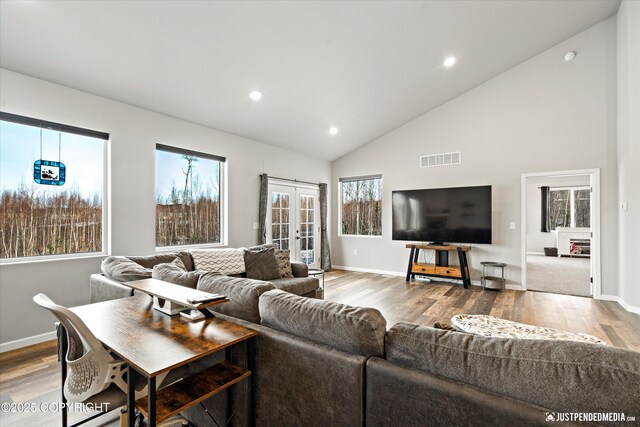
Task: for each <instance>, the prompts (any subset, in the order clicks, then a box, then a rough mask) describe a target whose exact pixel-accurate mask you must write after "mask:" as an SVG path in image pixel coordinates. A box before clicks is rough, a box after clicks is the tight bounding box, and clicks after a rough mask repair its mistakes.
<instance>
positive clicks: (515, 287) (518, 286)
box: [505, 285, 522, 291]
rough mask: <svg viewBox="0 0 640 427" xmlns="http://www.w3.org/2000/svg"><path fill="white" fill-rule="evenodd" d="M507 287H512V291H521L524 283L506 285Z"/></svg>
mask: <svg viewBox="0 0 640 427" xmlns="http://www.w3.org/2000/svg"><path fill="white" fill-rule="evenodd" d="M505 288H506V289H511V290H512V291H521V290H522V285H505Z"/></svg>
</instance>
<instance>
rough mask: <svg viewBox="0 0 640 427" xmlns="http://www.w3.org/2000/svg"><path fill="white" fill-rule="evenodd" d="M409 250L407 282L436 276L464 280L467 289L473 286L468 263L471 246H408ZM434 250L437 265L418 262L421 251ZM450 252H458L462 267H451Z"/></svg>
mask: <svg viewBox="0 0 640 427" xmlns="http://www.w3.org/2000/svg"><path fill="white" fill-rule="evenodd" d="M406 248H407V249H411V253H410V254H409V265H408V267H407V282H409V281H410V280H411V279H413V278H415V277H416V275H419V276H434V277H444V278H452V279H457V280H462V284H463V286H464V287H465V288H468V287H469V286H470V285H471V279H470V277H469V264H468V263H467V252H469V251H470V250H471V246H456V245H415V244H407V245H406ZM421 249H423V250H433V251H435V252H436V257H435V258H436V262H435V264H426V263H421V262H418V254H419V253H420V250H421ZM449 252H456V253H457V254H458V260H459V263H460V265H459V266H457V265H449Z"/></svg>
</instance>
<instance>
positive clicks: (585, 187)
mask: <svg viewBox="0 0 640 427" xmlns="http://www.w3.org/2000/svg"><path fill="white" fill-rule="evenodd" d="M580 190H589V194H590V196H589V211H591V209H592V208H593V206H592V203H593V200H592V196H593V190H592V189H591V186H589V185H577V186H572V187H553V188H550V189H549V193H551V192H552V191H569V215H570V217H571V221H570V225H569V227H566V228H592V226H591V222H592V221H593V218H592V217H591V215H589V227H576V210H575V206H576V205H575V192H576V191H580ZM549 196H551V194H549ZM550 198H551V197H550ZM550 215H551V209H548V210H547V221H548V223H549V231H550V232H556V231H557V230H558V227H559V226H557V225H556V226H554V225H553V224H551V217H550Z"/></svg>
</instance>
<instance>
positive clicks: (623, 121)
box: [617, 0, 640, 312]
mask: <svg viewBox="0 0 640 427" xmlns="http://www.w3.org/2000/svg"><path fill="white" fill-rule="evenodd" d="M617 22H618V49H617V53H618V168H619V169H618V182H619V188H618V197H619V201H620V206H619V207H618V218H619V227H620V229H619V240H620V241H619V255H620V294H619V296H620V298H621V299H622V300H623V302H626V304H629V305H631V306H634V307H635V309H636V310H637V311H638V312H640V281H638V273H637V268H638V265H639V264H640V244H639V243H640V77H639V76H640V2H638V1H628V0H625V1H623V2H622V4H621V5H620V9H619V10H618V15H617ZM623 203H625V204H627V205H628V210H624V209H622V204H623Z"/></svg>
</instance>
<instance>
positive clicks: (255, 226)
mask: <svg viewBox="0 0 640 427" xmlns="http://www.w3.org/2000/svg"><path fill="white" fill-rule="evenodd" d="M258 228H260V223H259V222H254V223H253V229H254V230H257V229H258Z"/></svg>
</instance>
